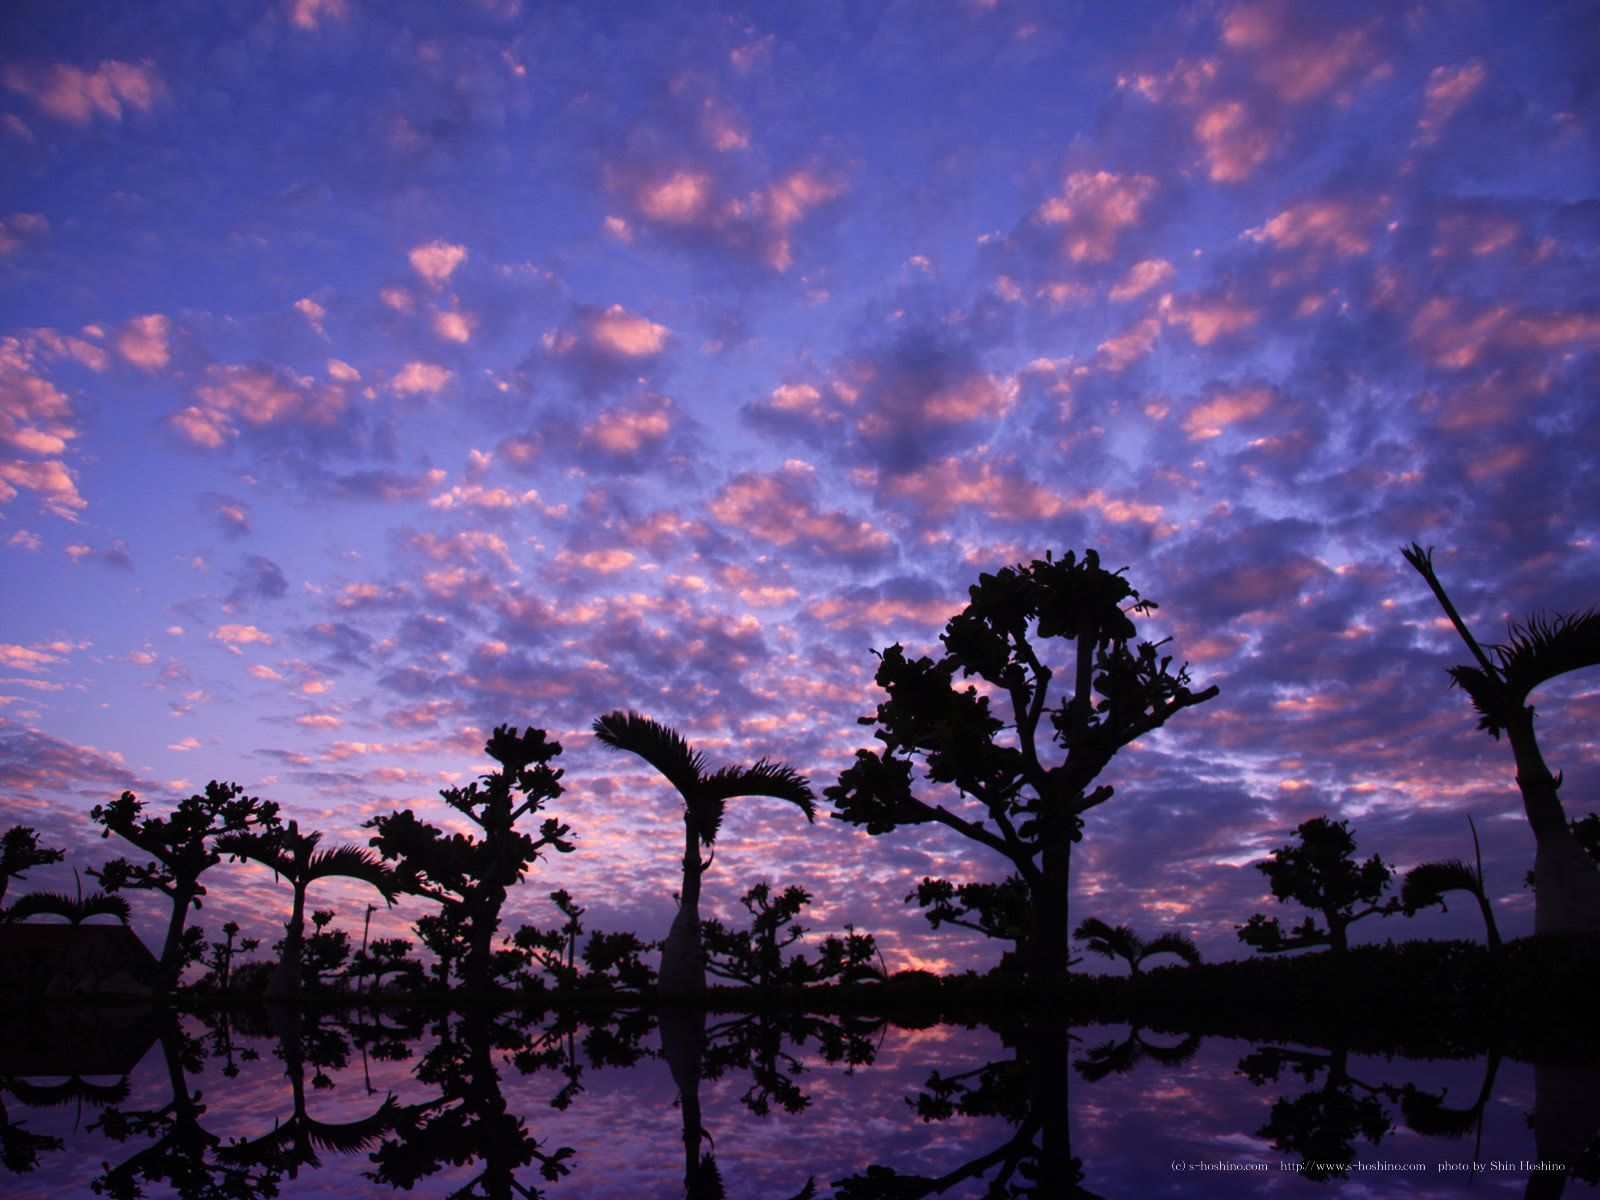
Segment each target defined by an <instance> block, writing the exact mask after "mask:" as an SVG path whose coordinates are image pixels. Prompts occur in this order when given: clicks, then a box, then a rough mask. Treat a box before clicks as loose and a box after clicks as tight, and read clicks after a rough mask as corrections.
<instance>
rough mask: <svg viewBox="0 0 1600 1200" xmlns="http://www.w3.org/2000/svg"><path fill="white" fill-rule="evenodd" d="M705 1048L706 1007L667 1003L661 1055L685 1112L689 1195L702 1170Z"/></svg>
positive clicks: (685, 1174) (685, 1173) (685, 1169)
mask: <svg viewBox="0 0 1600 1200" xmlns="http://www.w3.org/2000/svg"><path fill="white" fill-rule="evenodd" d="M705 1049H706V1011H705V1009H703V1008H699V1007H695V1008H676V1007H668V1008H663V1009H662V1010H661V1057H663V1058H665V1059H666V1060H667V1069H668V1070H669V1071H671V1072H672V1082H673V1083H674V1084H676V1085H677V1088H678V1103H679V1107H680V1109H681V1111H682V1113H683V1182H684V1187H685V1190H686V1192H687V1194H690V1195H693V1194H694V1190H695V1189H694V1184H695V1182H696V1180H697V1179H698V1178H699V1177H700V1175H701V1174H702V1171H701V1164H700V1139H701V1138H702V1137H703V1136H704V1135H705V1125H704V1123H703V1121H702V1120H701V1116H700V1064H701V1059H702V1058H704V1056H705ZM711 1170H712V1171H714V1170H715V1167H712V1168H711Z"/></svg>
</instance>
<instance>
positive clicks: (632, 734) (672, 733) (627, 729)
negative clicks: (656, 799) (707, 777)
mask: <svg viewBox="0 0 1600 1200" xmlns="http://www.w3.org/2000/svg"><path fill="white" fill-rule="evenodd" d="M594 735H595V737H597V738H598V739H599V740H600V741H601V742H603V743H605V744H606V745H607V746H610V747H611V748H612V749H613V750H626V751H627V752H628V753H629V754H637V755H638V756H639V757H640V758H642V759H644V760H645V762H647V763H649V764H650V765H651V766H652V767H654V768H655V769H656V770H657V771H660V772H661V774H662V775H663V776H665V777H666V780H667V782H668V783H670V784H671V785H672V786H673V787H675V788H677V789H678V793H679V794H680V795H681V796H683V798H684V799H685V800H688V799H690V798H691V797H693V796H694V794H695V788H696V787H697V786H698V785H699V783H700V780H701V777H702V776H703V775H704V774H705V767H706V762H705V756H704V755H702V754H700V753H699V752H698V751H696V750H693V749H691V748H690V746H689V743H688V742H686V741H684V740H683V735H682V734H680V733H678V731H677V730H675V729H669V728H668V727H667V726H665V725H663V724H661V723H660V722H659V721H653V720H651V719H650V718H649V717H642V716H640V715H639V714H638V713H636V712H622V711H621V710H620V709H619V710H618V711H616V712H613V713H607V714H606V715H605V716H603V717H597V718H595V722H594Z"/></svg>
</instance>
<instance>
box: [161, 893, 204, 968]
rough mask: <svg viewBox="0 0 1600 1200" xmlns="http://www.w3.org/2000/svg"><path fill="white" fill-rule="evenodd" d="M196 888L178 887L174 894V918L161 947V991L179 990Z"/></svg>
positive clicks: (169, 924) (170, 920)
mask: <svg viewBox="0 0 1600 1200" xmlns="http://www.w3.org/2000/svg"><path fill="white" fill-rule="evenodd" d="M195 890H196V889H195V888H193V887H183V886H181V885H180V886H178V887H177V888H175V889H174V890H173V893H172V916H171V918H170V919H169V920H168V921H167V940H166V942H165V943H163V945H162V947H161V990H162V991H163V992H171V991H174V990H176V989H177V986H178V980H179V979H180V978H181V977H182V976H183V926H184V922H186V921H187V920H188V919H189V906H190V905H191V904H193V903H194V896H195Z"/></svg>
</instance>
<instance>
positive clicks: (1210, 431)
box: [1183, 387, 1277, 442]
mask: <svg viewBox="0 0 1600 1200" xmlns="http://www.w3.org/2000/svg"><path fill="white" fill-rule="evenodd" d="M1276 399H1277V396H1276V394H1275V392H1274V391H1273V389H1272V388H1269V387H1255V388H1246V389H1244V390H1242V391H1235V392H1224V393H1222V394H1220V395H1216V396H1213V397H1211V398H1210V399H1209V400H1207V401H1205V403H1203V404H1197V405H1195V406H1194V407H1193V408H1192V409H1190V410H1189V412H1188V414H1187V415H1186V416H1185V417H1184V418H1183V431H1184V432H1185V433H1187V434H1188V435H1189V440H1190V441H1191V442H1200V441H1205V440H1207V439H1209V438H1214V437H1216V436H1217V435H1219V434H1220V433H1221V432H1222V431H1223V430H1224V429H1225V428H1227V427H1228V426H1230V425H1234V424H1237V423H1238V422H1240V421H1249V420H1253V419H1254V418H1256V417H1259V416H1261V415H1262V414H1264V413H1266V412H1268V411H1269V410H1270V409H1271V408H1272V406H1273V403H1274V402H1275V401H1276Z"/></svg>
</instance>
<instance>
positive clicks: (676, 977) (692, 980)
mask: <svg viewBox="0 0 1600 1200" xmlns="http://www.w3.org/2000/svg"><path fill="white" fill-rule="evenodd" d="M683 832H684V848H683V892H682V894H681V896H680V897H679V901H678V915H677V916H675V917H673V918H672V928H671V929H669V930H668V931H667V940H666V943H665V944H664V945H663V946H662V947H661V977H660V981H659V983H658V987H659V990H660V991H661V992H662V993H663V994H665V995H686V994H695V993H699V992H703V991H705V990H706V955H705V949H704V947H703V946H702V945H701V943H700V872H701V867H700V837H699V830H698V829H697V828H696V826H695V821H694V817H693V815H692V814H691V813H690V812H689V810H688V809H687V808H685V809H684V813H683Z"/></svg>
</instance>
